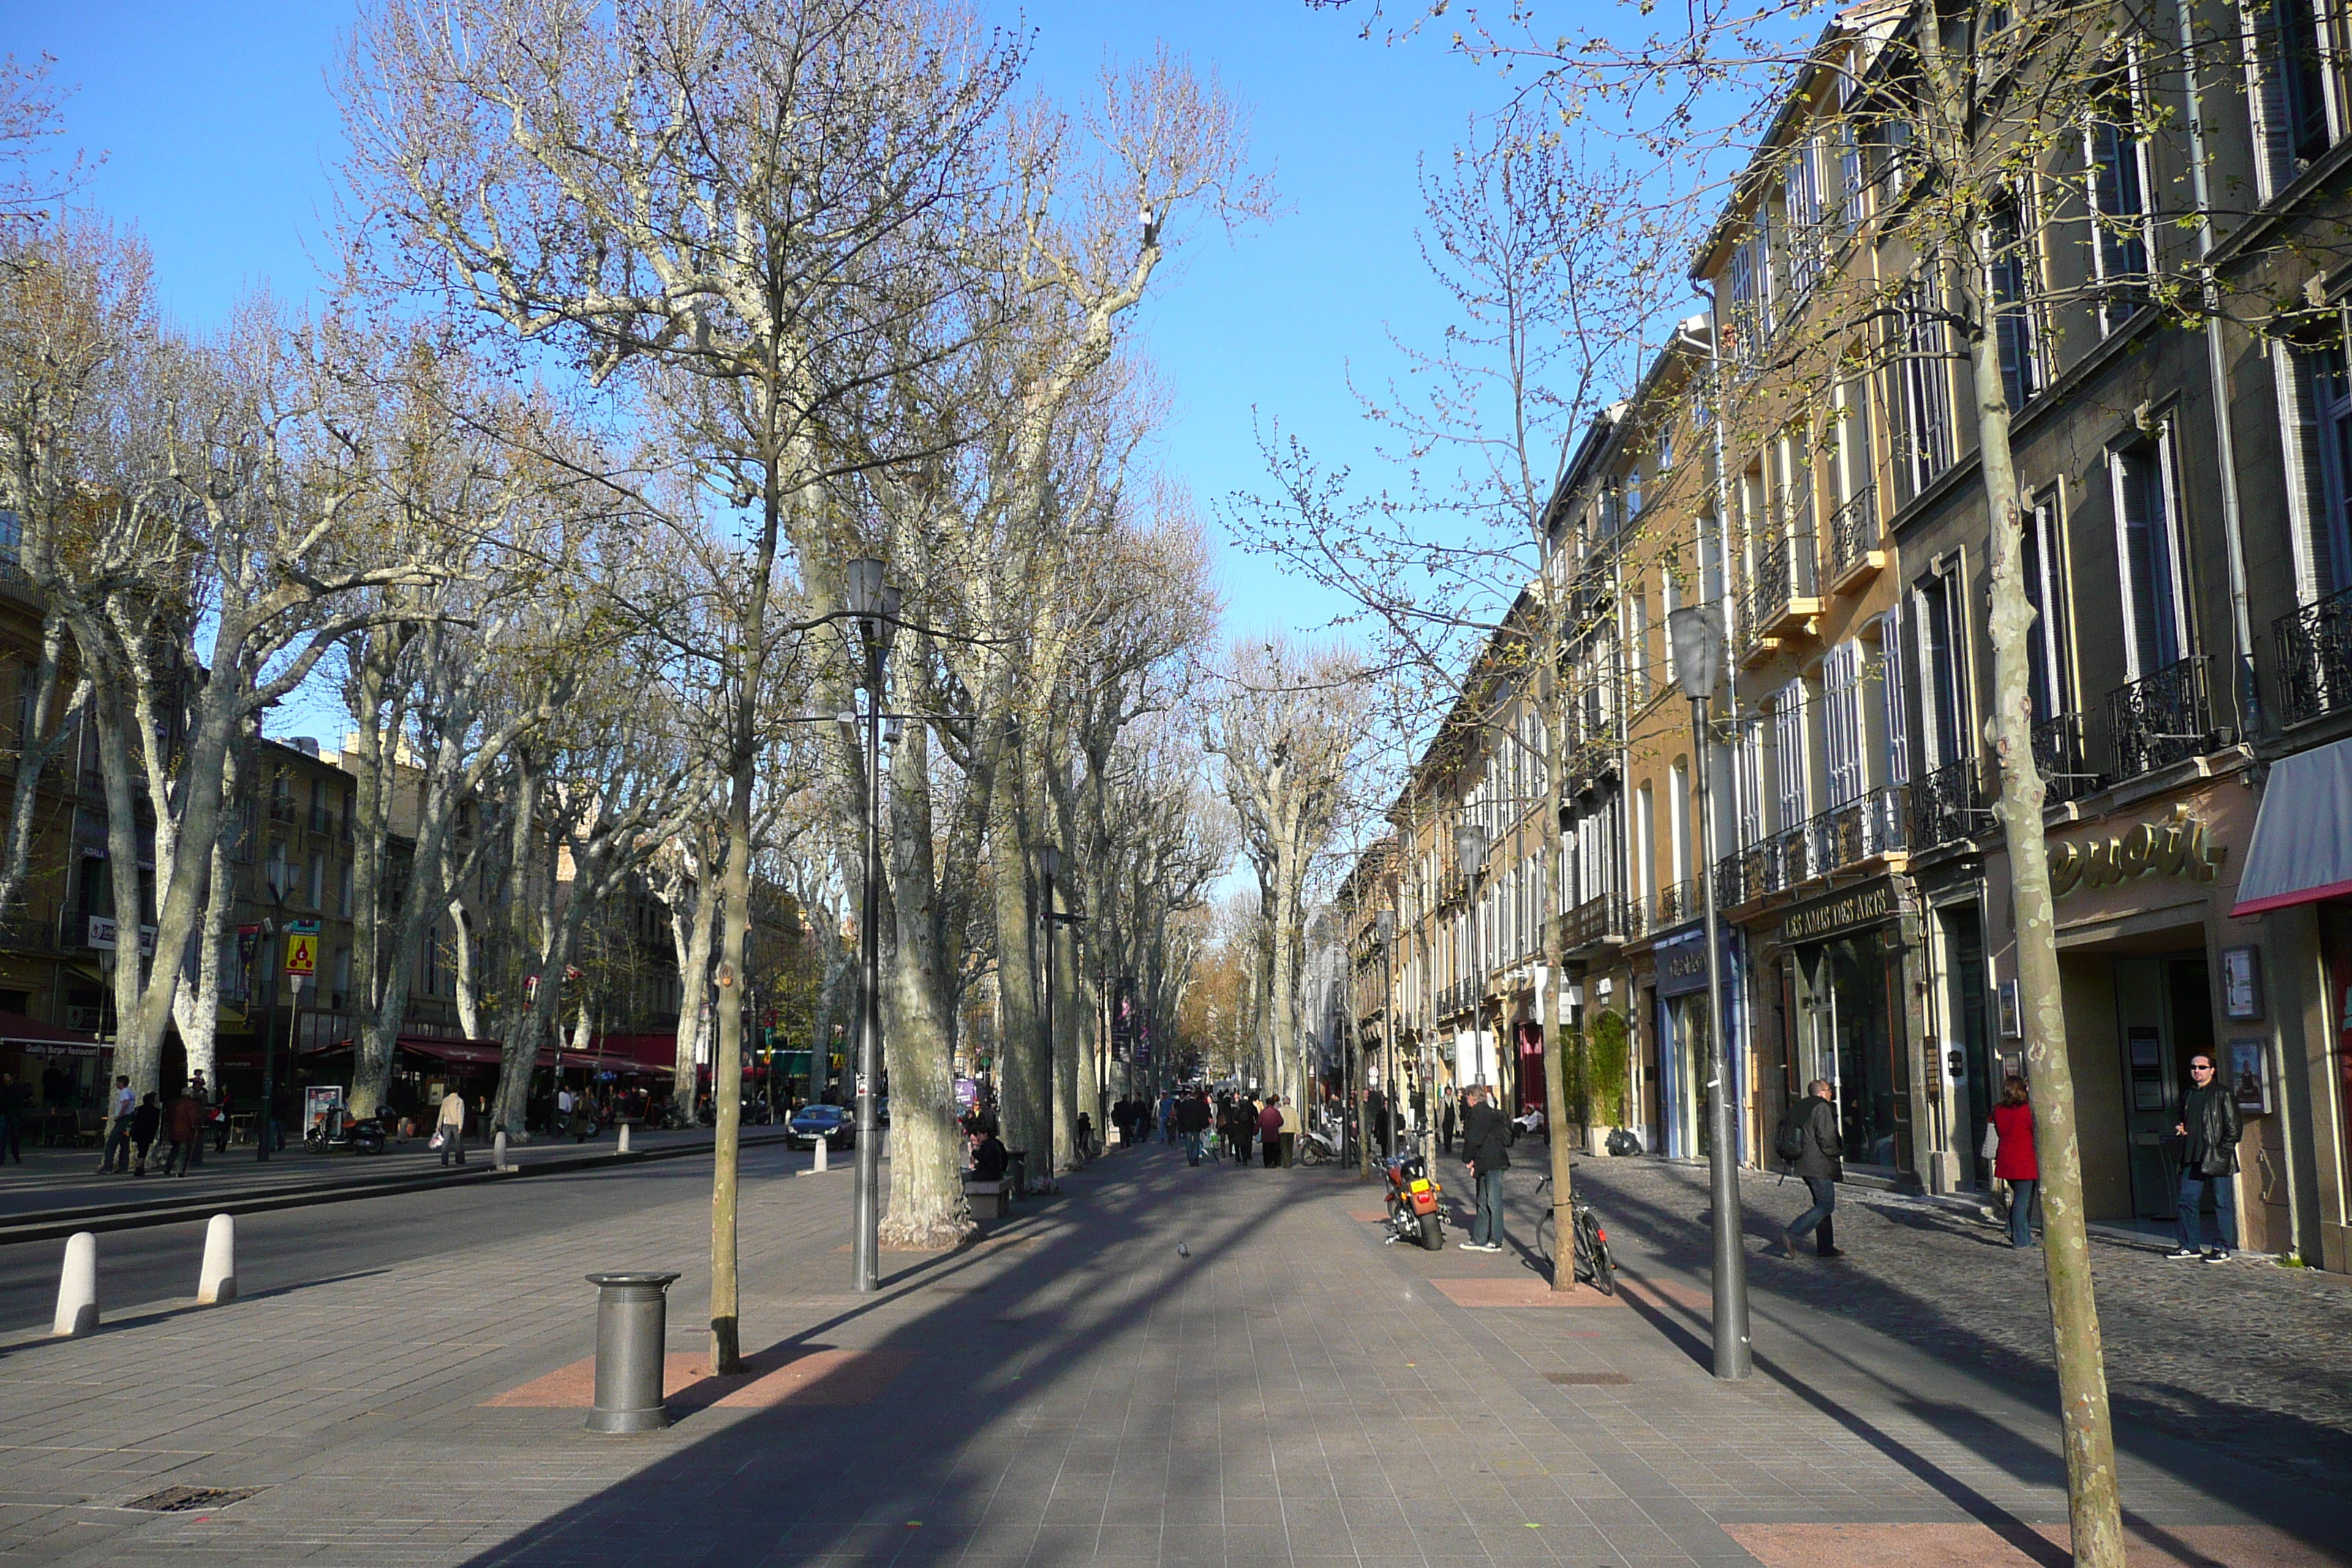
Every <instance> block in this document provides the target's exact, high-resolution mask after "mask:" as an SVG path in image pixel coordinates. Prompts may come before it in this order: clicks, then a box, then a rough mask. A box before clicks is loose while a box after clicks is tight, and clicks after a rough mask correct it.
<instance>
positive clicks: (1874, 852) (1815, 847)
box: [1804, 785, 1911, 877]
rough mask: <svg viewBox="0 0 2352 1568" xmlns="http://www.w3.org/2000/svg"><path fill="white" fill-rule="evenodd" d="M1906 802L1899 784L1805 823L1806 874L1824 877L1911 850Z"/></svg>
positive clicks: (1860, 797)
mask: <svg viewBox="0 0 2352 1568" xmlns="http://www.w3.org/2000/svg"><path fill="white" fill-rule="evenodd" d="M1907 808H1908V802H1907V801H1906V799H1905V791H1904V790H1903V788H1902V787H1901V786H1900V785H1896V786H1895V787H1892V788H1886V789H1874V790H1871V791H1869V792H1868V793H1866V794H1864V795H1860V796H1857V797H1856V798H1854V799H1853V800H1850V801H1848V802H1846V803H1845V804H1844V805H1840V806H1835V807H1832V809H1831V810H1828V811H1825V812H1822V814H1821V815H1820V816H1815V817H1814V818H1812V819H1811V821H1809V822H1807V823H1806V824H1805V831H1804V845H1805V873H1806V875H1808V876H1811V877H1823V876H1827V875H1829V874H1830V873H1831V872H1832V871H1837V870H1843V868H1846V867H1849V866H1859V865H1861V864H1862V863H1863V862H1864V861H1865V860H1874V859H1876V858H1878V857H1880V856H1882V855H1886V854H1890V853H1892V852H1894V851H1896V850H1901V849H1907V848H1909V847H1911V837H1910V827H1911V824H1910V821H1909V815H1910V814H1909V811H1908V809H1907Z"/></svg>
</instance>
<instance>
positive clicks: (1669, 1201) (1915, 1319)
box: [1520, 1159, 2352, 1495]
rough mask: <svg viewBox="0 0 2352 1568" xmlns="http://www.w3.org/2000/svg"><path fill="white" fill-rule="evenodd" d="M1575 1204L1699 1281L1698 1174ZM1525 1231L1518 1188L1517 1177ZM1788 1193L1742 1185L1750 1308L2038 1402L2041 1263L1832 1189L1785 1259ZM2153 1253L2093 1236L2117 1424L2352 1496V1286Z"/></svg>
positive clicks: (1592, 1181)
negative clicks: (1891, 1341) (1959, 1368)
mask: <svg viewBox="0 0 2352 1568" xmlns="http://www.w3.org/2000/svg"><path fill="white" fill-rule="evenodd" d="M1577 1172H1578V1178H1579V1181H1580V1184H1581V1187H1580V1191H1581V1193H1582V1195H1583V1196H1584V1197H1585V1198H1586V1199H1587V1201H1589V1202H1591V1204H1593V1205H1595V1206H1596V1207H1597V1208H1599V1209H1600V1210H1601V1212H1602V1213H1603V1214H1604V1215H1607V1216H1608V1217H1609V1218H1610V1219H1611V1220H1612V1222H1615V1223H1616V1225H1617V1226H1618V1228H1617V1230H1615V1231H1614V1232H1612V1235H1615V1236H1618V1237H1620V1238H1621V1241H1620V1246H1621V1247H1625V1248H1628V1249H1630V1250H1631V1251H1632V1252H1633V1255H1634V1256H1636V1257H1638V1258H1643V1259H1646V1260H1649V1261H1651V1262H1653V1263H1654V1264H1656V1265H1660V1266H1664V1267H1667V1268H1678V1269H1680V1270H1684V1271H1686V1272H1688V1273H1689V1274H1690V1276H1691V1277H1692V1278H1693V1279H1699V1280H1703V1279H1704V1278H1705V1270H1706V1268H1707V1260H1706V1245H1707V1242H1706V1229H1705V1226H1704V1224H1703V1222H1702V1216H1704V1215H1705V1214H1706V1208H1707V1193H1706V1168H1705V1167H1704V1166H1699V1165H1693V1164H1684V1163H1668V1162H1665V1161H1659V1160H1644V1159H1635V1160H1590V1161H1580V1162H1579V1163H1578V1165H1577ZM1522 1182H1523V1185H1522V1187H1521V1188H1520V1190H1521V1191H1522V1192H1523V1193H1524V1194H1525V1196H1524V1197H1523V1198H1522V1201H1523V1202H1524V1203H1525V1204H1526V1205H1528V1209H1527V1212H1528V1215H1529V1216H1530V1218H1531V1217H1532V1215H1533V1212H1534V1209H1533V1204H1534V1195H1533V1186H1532V1181H1531V1179H1528V1178H1522ZM1810 1202H1811V1200H1810V1199H1809V1198H1808V1197H1807V1195H1806V1194H1805V1190H1804V1187H1803V1184H1801V1183H1799V1182H1796V1181H1793V1180H1791V1181H1790V1182H1788V1183H1786V1184H1782V1183H1781V1182H1780V1178H1779V1177H1778V1176H1775V1175H1767V1174H1763V1173H1758V1172H1748V1173H1744V1175H1743V1180H1742V1183H1741V1203H1742V1204H1743V1205H1744V1206H1745V1207H1746V1209H1747V1229H1748V1237H1749V1247H1748V1258H1749V1261H1748V1278H1749V1281H1750V1288H1751V1289H1752V1290H1753V1291H1754V1292H1755V1293H1756V1294H1757V1297H1758V1300H1759V1302H1765V1303H1768V1304H1769V1303H1772V1302H1776V1301H1787V1302H1791V1303H1801V1304H1802V1305H1804V1306H1808V1307H1811V1308H1814V1309H1817V1310H1824V1311H1832V1312H1835V1313H1836V1314H1837V1315H1839V1316H1840V1317H1842V1318H1844V1319H1847V1320H1849V1321H1854V1322H1858V1323H1863V1324H1866V1325H1868V1326H1869V1327H1870V1328H1873V1329H1875V1330H1877V1331H1880V1332H1881V1333H1885V1334H1887V1335H1890V1336H1892V1337H1893V1338H1895V1339H1897V1340H1900V1341H1902V1342H1906V1343H1908V1344H1911V1345H1914V1346H1917V1347H1922V1348H1928V1349H1932V1350H1933V1351H1934V1352H1936V1353H1937V1355H1938V1356H1939V1357H1941V1358H1943V1359H1946V1360H1948V1361H1951V1362H1953V1363H1957V1364H1960V1365H1966V1366H1969V1367H1972V1368H1980V1369H1982V1370H1983V1371H1984V1372H1986V1373H1989V1374H1991V1375H1994V1376H1999V1377H2004V1378H2010V1379H2022V1380H2024V1381H2026V1382H2027V1383H2028V1384H2030V1385H2031V1386H2032V1387H2034V1388H2035V1389H2037V1390H2039V1389H2041V1388H2043V1387H2045V1386H2050V1387H2054V1376H2055V1374H2054V1373H2053V1371H2052V1366H2053V1361H2052V1352H2051V1341H2050V1310H2049V1298H2048V1295H2047V1293H2046V1292H2047V1285H2046V1283H2045V1280H2044V1277H2043V1273H2042V1254H2041V1252H2040V1251H2039V1250H2038V1249H2037V1250H2033V1251H2030V1252H2023V1253H2020V1252H2015V1251H2012V1250H2011V1248H2010V1247H2009V1245H2008V1239H2007V1233H2006V1232H2005V1231H2004V1230H1999V1229H1996V1228H1995V1227H1994V1226H1992V1225H1991V1224H1990V1223H1989V1222H1988V1221H1986V1220H1984V1219H1981V1218H1979V1217H1976V1216H1974V1215H1969V1214H1967V1213H1963V1212H1960V1211H1958V1209H1957V1208H1956V1207H1955V1206H1954V1205H1948V1204H1944V1203H1938V1202H1935V1201H1931V1200H1927V1199H1923V1198H1914V1197H1906V1196H1903V1195H1900V1194H1893V1193H1881V1192H1874V1191H1870V1190H1868V1189H1864V1188H1858V1187H1852V1186H1847V1187H1841V1188H1840V1189H1839V1195H1838V1209H1837V1240H1838V1246H1839V1247H1840V1248H1841V1249H1842V1250H1843V1252H1844V1253H1845V1254H1846V1256H1845V1257H1843V1258H1836V1259H1832V1260H1828V1261H1823V1260H1822V1259H1819V1258H1815V1257H1814V1256H1813V1255H1812V1253H1811V1249H1810V1248H1808V1249H1807V1250H1806V1251H1804V1252H1803V1253H1801V1255H1800V1256H1799V1257H1798V1258H1796V1259H1794V1260H1793V1261H1791V1260H1790V1259H1788V1258H1786V1257H1785V1256H1784V1251H1783V1248H1782V1247H1781V1245H1780V1240H1779V1237H1780V1226H1781V1225H1783V1224H1785V1223H1786V1222H1787V1221H1789V1220H1790V1219H1793V1218H1794V1217H1796V1215H1798V1214H1800V1213H1801V1212H1802V1211H1803V1210H1804V1209H1805V1208H1806V1207H1807V1206H1808V1205H1809V1204H1810ZM2162 1246H2163V1244H2162V1243H2160V1242H2158V1241H2156V1240H2154V1239H2153V1238H2151V1239H2150V1240H2148V1241H2147V1242H2146V1243H2144V1244H2134V1243H2126V1242H2121V1241H2116V1240H2114V1239H2108V1238H2102V1237H2094V1238H2093V1241H2092V1245H2091V1260H2092V1271H2093V1275H2094V1278H2095V1281H2096V1287H2097V1291H2098V1301H2099V1323H2100V1329H2101V1331H2102V1333H2103V1334H2104V1336H2105V1343H2106V1362H2107V1384H2108V1390H2109V1397H2110V1398H2111V1400H2112V1401H2113V1405H2114V1413H2115V1420H2116V1425H2117V1426H2127V1425H2133V1424H2144V1425H2146V1426H2149V1427H2152V1428H2154V1429H2157V1430H2161V1431H2165V1432H2168V1433H2170V1434H2172V1435H2175V1436H2181V1437H2184V1438H2188V1439H2190V1440H2193V1441H2196V1442H2198V1443H2200V1444H2205V1445H2210V1446H2211V1447H2218V1448H2221V1449H2224V1450H2226V1451H2229V1452H2231V1453H2232V1454H2234V1455H2236V1456H2237V1457H2238V1458H2242V1459H2246V1460H2249V1461H2252V1462H2253V1463H2256V1464H2260V1465H2263V1466H2264V1467H2266V1468H2271V1469H2273V1470H2276V1471H2279V1472H2280V1473H2283V1474H2289V1475H2299V1476H2304V1477H2306V1478H2308V1479H2314V1480H2316V1481H2321V1482H2323V1483H2324V1484H2326V1485H2328V1486H2330V1487H2333V1488H2336V1489H2341V1490H2343V1491H2345V1492H2346V1493H2347V1495H2352V1279H2347V1278H2346V1277H2344V1276H2342V1275H2337V1274H2326V1273H2322V1272H2320V1271H2319V1270H2316V1269H2308V1268H2280V1267H2279V1266H2278V1265H2277V1264H2275V1263H2273V1262H2272V1261H2270V1260H2268V1259H2266V1258H2238V1259H2236V1260H2234V1261H2232V1262H2231V1263H2229V1264H2227V1265H2209V1264H2203V1263H2194V1262H2180V1261H2176V1260H2173V1259H2168V1258H2164V1257H2163V1256H2162V1255H2161V1247H2162Z"/></svg>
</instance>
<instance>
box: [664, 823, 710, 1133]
mask: <svg viewBox="0 0 2352 1568" xmlns="http://www.w3.org/2000/svg"><path fill="white" fill-rule="evenodd" d="M710 872H711V868H710V867H709V865H707V864H698V863H695V862H693V861H689V862H688V867H687V872H686V875H685V876H684V877H682V878H681V879H680V881H679V884H678V885H679V886H680V887H682V888H683V887H686V886H689V885H690V886H692V887H693V889H694V890H695V891H694V910H693V913H692V914H691V915H690V916H688V917H687V918H684V919H681V918H680V917H679V916H678V915H677V912H676V911H675V910H673V911H672V913H671V915H670V942H671V943H672V945H673V946H675V947H676V949H677V1051H676V1055H675V1056H674V1057H673V1058H671V1077H670V1080H669V1084H670V1089H669V1093H670V1104H671V1105H672V1107H674V1108H677V1109H678V1110H682V1111H683V1115H682V1117H681V1118H680V1120H681V1121H682V1122H683V1123H684V1124H686V1125H689V1126H690V1125H692V1124H693V1121H694V1098H695V1094H696V1091H697V1090H698V1089H700V1088H701V1079H702V1031H703V1028H704V1026H705V1025H706V1023H707V1021H708V1020H709V1016H710V948H711V943H712V941H713V937H714V933H715V932H716V931H717V930H718V925H719V898H718V889H716V888H714V887H712V886H711V885H710Z"/></svg>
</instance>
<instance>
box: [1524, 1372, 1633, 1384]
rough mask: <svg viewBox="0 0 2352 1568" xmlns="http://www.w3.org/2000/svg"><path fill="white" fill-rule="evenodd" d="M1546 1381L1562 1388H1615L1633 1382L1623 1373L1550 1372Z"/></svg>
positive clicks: (1545, 1374)
mask: <svg viewBox="0 0 2352 1568" xmlns="http://www.w3.org/2000/svg"><path fill="white" fill-rule="evenodd" d="M1544 1381H1545V1382H1546V1383H1556V1384H1559V1385H1560V1386H1561V1387H1562V1388H1613V1387H1615V1386H1616V1385H1617V1384H1621V1383H1631V1382H1633V1379H1632V1378H1630V1377H1627V1376H1626V1375H1625V1374H1624V1373H1622V1372H1548V1373H1544Z"/></svg>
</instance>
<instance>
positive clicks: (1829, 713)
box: [1822, 642, 1864, 811]
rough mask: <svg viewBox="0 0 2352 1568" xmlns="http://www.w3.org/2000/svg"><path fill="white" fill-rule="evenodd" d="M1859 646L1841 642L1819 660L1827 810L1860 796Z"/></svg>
mask: <svg viewBox="0 0 2352 1568" xmlns="http://www.w3.org/2000/svg"><path fill="white" fill-rule="evenodd" d="M1863 745H1864V742H1863V719H1862V645H1861V644H1860V643H1858V642H1842V643H1839V644H1838V645H1837V646H1836V647H1832V648H1831V649H1830V650H1829V652H1828V653H1827V654H1826V655H1824V656H1823V657H1822V763H1823V764H1824V773H1825V777H1826V779H1827V782H1828V784H1829V799H1828V800H1827V801H1826V802H1825V803H1824V805H1826V806H1827V808H1828V809H1829V810H1831V811H1835V810H1836V809H1837V808H1838V807H1840V806H1842V805H1849V804H1851V803H1852V802H1853V801H1856V800H1859V799H1861V798H1862V792H1863V783H1864V778H1863V762H1862V759H1863Z"/></svg>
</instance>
